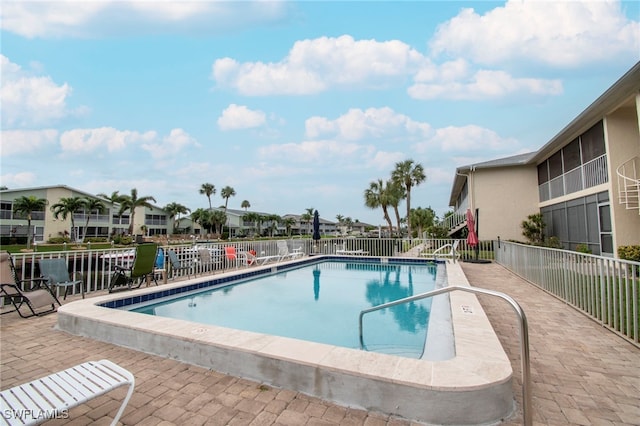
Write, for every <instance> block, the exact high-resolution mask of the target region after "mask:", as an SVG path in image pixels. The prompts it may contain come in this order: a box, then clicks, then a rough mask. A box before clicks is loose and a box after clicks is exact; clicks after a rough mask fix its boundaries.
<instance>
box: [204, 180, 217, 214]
mask: <svg viewBox="0 0 640 426" xmlns="http://www.w3.org/2000/svg"><path fill="white" fill-rule="evenodd" d="M200 193H201V194H204V195H206V196H207V199H208V200H209V209H211V196H212V195H216V187H215V185H214V184H212V183H203V184H202V186H201V187H200Z"/></svg>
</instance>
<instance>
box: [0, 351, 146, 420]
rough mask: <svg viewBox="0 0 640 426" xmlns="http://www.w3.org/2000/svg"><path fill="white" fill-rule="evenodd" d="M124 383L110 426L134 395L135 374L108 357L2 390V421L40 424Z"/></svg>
mask: <svg viewBox="0 0 640 426" xmlns="http://www.w3.org/2000/svg"><path fill="white" fill-rule="evenodd" d="M125 385H126V386H128V387H129V390H128V391H127V394H126V396H125V398H124V400H123V401H122V404H121V405H120V409H118V412H117V413H116V415H115V417H114V418H113V421H112V422H111V426H115V425H117V424H118V420H119V419H120V417H121V416H122V414H123V413H124V410H125V408H126V407H127V404H128V403H129V400H130V399H131V396H132V395H133V389H134V387H135V377H134V376H133V374H131V372H129V371H128V370H125V369H124V368H122V367H120V366H119V365H117V364H115V363H113V362H111V361H109V360H106V359H103V360H100V361H89V362H85V363H83V364H79V365H76V366H75V367H71V368H67V369H66V370H63V371H59V372H57V373H53V374H50V375H48V376H46V377H41V378H39V379H36V380H33V381H31V382H28V383H24V384H22V385H18V386H14V387H12V388H9V389H5V390H3V391H2V392H0V406H1V407H2V410H0V419H2V420H3V421H2V422H1V423H2V424H3V425H4V424H9V425H13V424H15V425H37V424H40V423H42V422H44V421H45V420H47V419H50V418H53V417H54V416H60V415H61V413H66V412H67V411H68V410H70V409H72V408H74V407H77V406H78V405H81V404H84V403H85V402H88V401H90V400H92V399H94V398H97V397H99V396H101V395H104V394H106V393H108V392H111V391H112V390H114V389H117V388H119V387H121V386H125ZM66 415H68V413H67V414H66ZM61 417H62V416H61Z"/></svg>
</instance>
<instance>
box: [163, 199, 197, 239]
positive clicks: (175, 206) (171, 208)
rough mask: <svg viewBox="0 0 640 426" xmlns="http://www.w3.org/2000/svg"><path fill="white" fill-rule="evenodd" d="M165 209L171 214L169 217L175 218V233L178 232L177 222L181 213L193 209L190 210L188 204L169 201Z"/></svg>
mask: <svg viewBox="0 0 640 426" xmlns="http://www.w3.org/2000/svg"><path fill="white" fill-rule="evenodd" d="M164 211H166V212H167V213H168V214H169V218H172V219H174V220H173V233H174V234H175V232H176V224H177V223H178V221H179V220H180V215H181V214H187V213H189V212H190V211H191V210H189V209H188V208H187V207H186V206H183V205H182V204H180V203H176V202H173V203H169V204H167V205H166V206H164Z"/></svg>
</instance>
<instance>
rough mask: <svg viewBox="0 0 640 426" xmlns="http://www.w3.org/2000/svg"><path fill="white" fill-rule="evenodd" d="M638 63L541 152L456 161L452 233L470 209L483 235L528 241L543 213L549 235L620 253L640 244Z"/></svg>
mask: <svg viewBox="0 0 640 426" xmlns="http://www.w3.org/2000/svg"><path fill="white" fill-rule="evenodd" d="M639 198H640V62H639V63H637V64H636V65H635V66H634V67H633V68H632V69H631V70H629V71H628V72H627V73H626V74H625V75H624V76H622V77H621V78H620V79H619V80H618V81H617V82H616V83H615V84H614V85H613V86H611V87H610V88H609V89H608V90H607V91H606V92H605V93H603V94H602V95H601V96H600V97H599V98H598V99H597V100H596V101H595V102H593V103H592V104H591V105H590V106H589V107H588V108H587V109H585V110H584V111H583V112H582V113H581V114H580V115H579V116H578V117H576V118H575V119H574V120H573V121H572V122H571V123H569V124H568V125H567V126H566V127H565V128H564V129H562V130H561V131H560V133H558V134H557V135H556V136H555V137H554V138H553V139H551V140H550V141H548V142H547V143H545V144H544V145H543V146H542V148H540V150H538V151H537V152H533V153H529V154H523V155H519V156H515V157H509V158H503V159H498V160H494V161H488V162H483V163H478V164H471V165H467V166H463V167H459V168H458V169H457V170H456V176H455V179H454V183H453V186H452V190H451V197H450V206H452V207H453V208H454V211H455V214H454V215H453V216H452V217H451V220H450V221H449V223H448V224H449V226H450V232H451V234H452V235H454V234H455V233H456V232H459V231H460V230H461V229H462V228H463V227H464V226H465V224H464V213H465V212H466V210H467V209H468V208H469V209H471V210H472V211H475V212H477V214H478V228H479V229H478V233H479V238H480V239H485V240H488V239H496V238H498V237H500V238H502V239H513V240H523V239H524V237H523V236H522V229H521V227H520V224H521V223H522V221H523V220H525V219H526V218H527V216H528V215H529V214H532V213H542V215H543V217H544V220H545V224H546V228H545V232H546V235H547V236H548V237H551V236H555V237H557V238H558V239H559V240H560V242H561V244H562V245H563V247H564V248H567V249H575V248H576V247H577V246H578V245H579V244H584V245H586V246H588V247H589V249H590V250H591V251H592V252H593V253H594V254H604V255H610V256H615V255H616V252H617V247H619V246H624V245H636V244H640V205H639Z"/></svg>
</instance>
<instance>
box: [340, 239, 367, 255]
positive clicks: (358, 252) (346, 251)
mask: <svg viewBox="0 0 640 426" xmlns="http://www.w3.org/2000/svg"><path fill="white" fill-rule="evenodd" d="M336 254H341V255H347V256H364V255H365V254H369V252H368V251H364V250H362V249H353V250H349V249H347V243H346V242H345V243H342V248H340V249H336Z"/></svg>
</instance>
